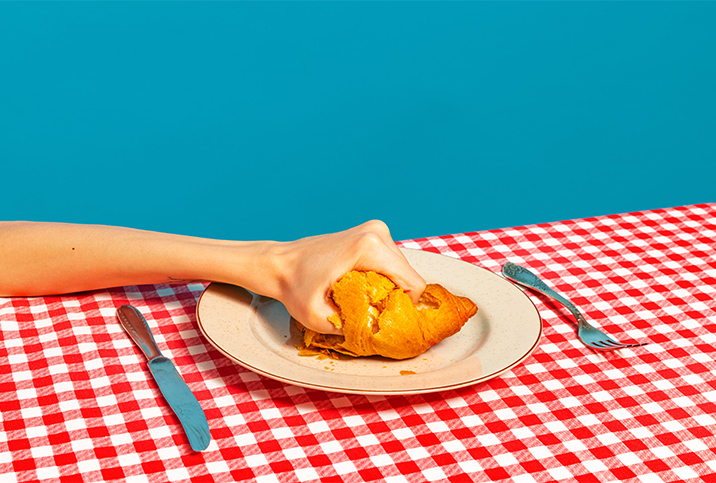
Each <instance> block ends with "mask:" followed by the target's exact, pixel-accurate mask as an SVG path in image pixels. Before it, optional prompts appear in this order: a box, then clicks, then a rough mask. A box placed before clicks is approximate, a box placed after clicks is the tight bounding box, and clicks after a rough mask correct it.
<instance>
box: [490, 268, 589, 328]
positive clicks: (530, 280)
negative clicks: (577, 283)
mask: <svg viewBox="0 0 716 483" xmlns="http://www.w3.org/2000/svg"><path fill="white" fill-rule="evenodd" d="M502 275H504V276H505V278H506V279H508V280H512V281H513V282H516V283H519V284H520V285H524V286H525V287H528V288H531V289H532V290H534V291H536V292H539V293H541V294H543V295H546V296H547V297H549V298H552V299H554V300H556V301H557V302H559V303H561V304H562V305H564V306H565V307H567V308H568V309H569V311H570V312H572V315H574V316H575V317H576V319H577V321H578V322H580V323H581V322H583V321H584V316H582V314H581V313H579V310H577V307H575V306H574V304H573V303H572V302H570V301H569V300H567V299H566V298H564V297H562V296H561V295H560V294H558V293H557V292H555V291H554V290H552V289H551V288H550V287H548V286H547V284H546V283H544V282H543V281H542V280H540V279H539V278H538V277H537V275H535V274H534V273H532V272H530V271H529V270H527V269H526V268H525V267H521V266H519V265H515V264H514V263H512V262H507V263H505V264H504V265H503V266H502ZM584 322H585V323H586V321H584Z"/></svg>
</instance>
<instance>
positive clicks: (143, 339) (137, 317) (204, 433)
mask: <svg viewBox="0 0 716 483" xmlns="http://www.w3.org/2000/svg"><path fill="white" fill-rule="evenodd" d="M117 318H118V319H119V322H120V323H121V324H122V327H124V330H126V331H127V333H128V334H129V336H130V337H131V338H132V340H133V341H134V342H135V343H136V344H137V346H139V348H140V349H141V350H142V352H143V353H144V355H145V356H146V357H147V359H148V360H149V363H148V366H149V370H150V371H151V373H152V376H154V380H155V381H156V382H157V385H158V386H159V390H160V391H161V392H162V395H163V396H164V399H166V401H167V402H168V403H169V406H171V408H172V410H173V411H174V413H175V414H176V415H177V417H178V418H179V421H180V422H181V425H182V427H183V428H184V432H185V433H186V435H187V437H188V438H189V444H190V445H191V449H193V450H194V451H203V450H205V449H206V448H207V447H208V446H209V442H211V433H210V432H209V423H208V422H207V420H206V415H205V414H204V411H203V410H202V409H201V405H200V404H199V401H198V400H197V399H196V397H195V396H194V394H193V393H192V392H191V389H189V386H187V385H186V382H184V379H182V377H181V375H179V372H177V369H176V367H175V366H174V363H172V361H171V360H169V359H167V358H166V357H164V356H163V355H162V353H161V351H160V350H159V347H158V346H157V343H156V341H155V340H154V336H153V335H152V331H151V330H150V329H149V325H148V324H147V320H146V319H145V318H144V316H143V315H142V313H141V312H140V311H139V310H137V309H136V308H135V307H132V306H131V305H122V306H121V307H120V308H118V309H117Z"/></svg>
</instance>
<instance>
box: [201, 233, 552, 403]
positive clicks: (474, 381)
mask: <svg viewBox="0 0 716 483" xmlns="http://www.w3.org/2000/svg"><path fill="white" fill-rule="evenodd" d="M399 248H400V250H401V251H413V252H425V253H430V254H433V255H438V256H443V257H446V258H449V259H451V260H454V261H456V262H462V263H466V264H468V265H470V266H471V267H473V268H477V269H480V270H484V271H486V272H489V273H490V274H492V275H494V276H497V277H499V278H501V279H502V280H504V281H505V282H507V283H509V284H511V285H513V286H514V287H515V288H516V289H517V290H518V291H519V292H520V293H521V294H522V296H523V297H525V298H526V299H527V300H528V301H529V302H530V304H531V305H532V307H533V308H534V310H535V313H536V314H537V320H538V322H539V332H538V334H537V336H536V338H535V340H534V342H533V344H532V346H531V347H530V348H529V349H528V350H527V351H526V352H525V353H524V354H523V355H522V356H521V357H520V358H519V359H517V360H515V361H514V362H512V363H511V364H509V365H507V366H505V367H504V368H502V369H500V370H499V371H496V372H493V373H490V374H487V375H485V376H481V377H477V378H474V379H471V380H468V381H463V382H459V383H454V384H446V385H442V386H431V387H428V388H416V389H396V390H385V389H378V390H370V389H351V388H343V387H336V386H328V385H323V384H316V383H310V382H305V381H300V380H296V379H292V378H289V377H284V376H280V375H277V374H273V373H270V372H267V371H265V370H263V369H260V368H258V367H255V366H253V365H251V364H249V363H247V362H245V361H242V360H240V359H239V358H237V357H236V356H234V355H232V354H230V353H228V352H227V351H226V350H224V349H222V348H221V346H220V345H219V344H218V343H216V342H215V341H214V339H213V338H212V337H211V336H209V334H208V333H207V331H206V329H205V328H204V324H203V322H202V321H201V316H200V314H199V308H200V307H201V303H202V299H204V295H205V294H206V293H207V292H208V291H209V289H210V288H211V287H212V285H217V286H218V285H230V286H236V285H232V284H227V283H222V282H211V283H210V284H209V285H208V286H207V287H206V288H205V289H204V290H203V291H202V293H201V295H200V296H199V300H198V301H197V304H196V320H197V324H198V325H199V329H200V331H201V333H202V335H203V336H204V338H205V339H206V340H207V341H208V342H209V343H210V344H211V346H212V347H214V348H215V349H216V350H218V351H219V352H220V353H221V354H223V355H224V356H225V357H227V358H228V359H229V360H231V361H232V362H234V363H236V364H238V365H240V366H241V367H243V368H245V369H248V370H250V371H252V372H254V373H256V374H259V375H261V376H264V377H267V378H269V379H272V380H274V381H279V382H282V383H285V384H291V385H294V386H299V387H303V388H306V389H316V390H321V391H326V392H332V393H339V394H356V395H368V396H393V395H395V396H397V395H415V394H429V393H435V392H442V391H448V390H453V389H460V388H463V387H467V386H473V385H476V384H479V383H481V382H486V381H489V380H490V379H495V378H497V377H500V376H501V375H502V374H504V373H505V372H508V371H509V370H510V369H512V368H514V367H516V366H518V365H519V364H521V363H522V362H523V361H524V360H525V359H527V358H528V357H529V356H531V355H532V353H533V352H534V351H535V350H536V349H537V347H538V346H539V343H540V341H541V340H542V336H543V332H544V321H543V320H542V315H541V314H540V312H539V310H538V309H537V306H536V304H535V303H534V301H532V299H531V298H530V297H529V296H528V295H527V294H526V293H525V292H524V291H523V290H522V289H520V288H519V287H518V286H517V285H516V284H514V283H513V282H510V281H509V280H507V279H506V278H504V277H502V276H501V275H499V274H497V273H495V272H493V271H491V270H488V269H486V268H484V267H480V266H478V265H475V264H474V263H470V262H468V261H465V260H463V259H461V258H455V257H451V256H448V255H445V254H443V253H440V252H434V251H430V250H423V249H418V248H406V247H399ZM237 287H238V286H237ZM240 288H243V289H244V290H246V291H247V292H249V293H252V294H253V293H254V292H251V291H250V290H248V289H246V288H244V287H240Z"/></svg>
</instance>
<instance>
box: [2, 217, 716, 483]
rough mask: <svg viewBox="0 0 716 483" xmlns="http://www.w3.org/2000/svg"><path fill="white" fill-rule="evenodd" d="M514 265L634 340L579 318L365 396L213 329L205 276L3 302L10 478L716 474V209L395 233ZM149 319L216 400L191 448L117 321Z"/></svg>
mask: <svg viewBox="0 0 716 483" xmlns="http://www.w3.org/2000/svg"><path fill="white" fill-rule="evenodd" d="M399 244H400V245H402V246H404V247H409V248H420V249H423V250H429V251H432V252H438V253H442V254H445V255H447V256H450V257H455V258H460V259H462V260H465V261H467V262H470V263H474V264H476V265H478V266H481V267H483V268H485V269H488V270H491V271H494V272H496V273H499V272H500V269H501V267H502V264H503V263H504V262H506V261H512V262H514V263H518V264H520V265H523V266H526V267H528V268H530V269H532V270H533V271H535V272H537V273H539V275H540V276H541V277H542V278H543V280H545V281H547V283H548V284H550V285H551V286H552V287H554V288H555V289H557V290H558V291H559V292H561V293H562V294H564V295H565V296H567V297H568V298H569V299H571V301H572V302H574V303H575V304H576V305H577V306H578V307H580V308H581V309H582V310H583V312H584V313H585V315H586V317H587V319H588V320H590V321H591V322H592V323H593V324H594V325H596V326H598V327H601V328H602V329H604V330H605V331H607V332H608V333H610V334H611V335H612V336H614V337H615V338H617V339H619V340H624V341H632V340H637V341H648V342H649V344H648V345H646V346H643V347H637V348H633V349H623V350H620V351H616V352H609V353H598V352H594V351H592V350H590V349H588V348H586V347H585V346H583V345H582V344H581V343H580V342H579V341H578V340H577V338H576V334H575V329H574V326H573V325H572V324H571V323H570V316H569V313H568V312H567V311H566V310H565V309H563V308H562V307H560V306H558V305H556V304H554V303H553V302H550V301H549V300H548V299H545V298H544V297H542V296H538V295H536V294H534V293H530V292H527V293H528V296H529V297H530V299H531V300H532V301H533V302H534V303H535V305H536V307H537V308H538V310H539V312H540V314H541V316H542V319H543V323H544V331H543V336H542V339H541V341H540V343H539V346H538V347H537V349H536V350H535V351H534V353H533V354H532V355H531V356H530V357H529V358H527V359H526V360H525V361H524V362H523V363H521V364H520V365H518V366H516V367H514V368H513V369H511V370H510V371H508V372H506V373H504V374H502V375H500V376H499V377H496V378H494V379H491V380H489V381H486V382H483V383H480V384H476V385H474V386H469V387H465V388H460V389H455V390H449V391H445V392H439V393H431V394H420V395H408V396H405V395H398V396H362V395H346V394H338V393H329V392H323V391H319V390H313V389H304V388H301V387H297V386H292V385H287V384H284V383H280V382H276V381H274V380H272V379H268V378H266V377H263V376H259V375H257V374H255V373H253V372H251V371H249V370H247V369H244V368H242V367H240V366H238V365H236V364H235V363H233V362H232V361H230V360H229V359H227V358H226V357H224V356H223V355H221V354H220V353H219V352H218V351H217V350H216V349H214V348H213V346H211V345H210V344H209V343H208V342H207V341H206V340H205V339H204V338H203V336H202V335H201V333H200V331H199V328H198V326H197V321H196V305H197V300H198V298H199V296H200V295H201V293H202V291H203V290H204V288H205V286H206V285H204V284H198V283H195V284H188V285H156V286H155V285H152V286H129V287H122V288H115V289H110V290H102V291H94V292H84V293H78V294H72V295H65V296H54V297H34V298H21V297H17V298H5V299H0V329H1V331H0V339H1V340H0V398H1V399H0V428H1V429H0V482H2V483H6V482H12V481H21V482H32V481H43V482H46V481H60V482H77V481H92V482H95V481H112V480H117V481H127V482H135V481H137V482H139V481H152V482H154V481H156V482H185V481H187V482H188V481H199V482H202V481H217V482H228V481H244V480H253V481H261V482H265V481H281V482H284V481H297V482H309V481H322V482H359V481H374V480H378V481H388V482H402V481H411V482H412V481H450V482H461V481H498V480H506V479H509V480H512V481H516V482H528V481H540V482H541V481H602V482H606V481H630V480H631V481H645V482H651V481H654V482H656V481H716V450H715V449H714V448H716V419H715V417H716V372H715V369H716V364H715V363H714V358H715V357H716V350H714V343H716V303H715V302H714V295H715V292H716V204H698V205H689V206H681V207H674V208H667V209H654V210H648V211H641V212H636V213H626V214H616V215H609V216H600V217H591V218H584V219H575V220H569V221H561V222H554V223H544V224H535V225H529V226H522V227H514V228H505V229H497V230H489V231H480V232H471V233H461V234H451V235H446V236H435V237H428V238H421V239H415V240H405V241H402V242H400V243H399ZM127 303H129V304H131V305H133V306H135V307H137V308H139V309H140V310H141V311H142V312H143V313H144V314H145V316H146V318H147V319H148V321H149V324H150V326H151V327H152V330H153V332H154V335H155V338H156V339H157V342H158V343H159V345H160V347H161V349H162V351H163V352H164V354H165V355H167V356H168V357H170V358H171V359H172V360H173V361H174V363H175V364H176V366H177V368H178V370H179V372H180V373H181V374H182V375H183V377H184V379H185V380H186V382H187V383H188V384H189V386H190V388H191V389H192V391H193V392H194V394H195V395H196V397H197V399H198V400H199V402H200V403H201V405H202V407H203V408H204V411H205V413H206V416H207V419H208V421H209V426H210V428H211V436H212V443H211V445H210V446H209V448H208V449H207V450H206V451H204V452H202V453H194V452H192V451H191V449H190V447H189V444H188V441H187V439H186V436H185V435H184V433H183V431H182V428H181V426H180V423H179V421H178V419H177V418H176V417H175V415H174V413H173V412H172V411H171V408H170V407H169V406H168V405H167V403H166V402H165V401H164V400H163V399H162V398H161V397H160V395H159V392H158V388H157V386H156V383H155V382H154V380H153V379H152V377H151V375H150V373H149V372H148V371H147V369H146V361H145V360H144V358H143V357H144V356H143V355H142V354H141V352H140V351H139V350H138V349H137V348H136V347H135V346H134V345H133V343H132V342H131V340H130V339H129V338H128V337H127V335H126V334H125V333H124V331H123V329H122V328H121V326H120V325H119V323H118V322H117V320H116V318H115V310H116V308H117V307H119V306H120V305H122V304H127Z"/></svg>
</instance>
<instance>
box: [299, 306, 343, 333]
mask: <svg viewBox="0 0 716 483" xmlns="http://www.w3.org/2000/svg"><path fill="white" fill-rule="evenodd" d="M337 312H338V310H337V309H336V306H335V305H333V303H332V302H330V303H329V302H328V301H324V300H320V301H317V302H314V303H312V304H309V306H308V311H307V313H306V315H305V317H304V319H305V320H300V319H299V322H301V323H302V324H303V325H304V326H305V327H307V328H309V329H311V330H313V331H316V332H318V333H321V334H333V335H343V330H341V329H339V328H338V327H336V326H335V325H333V323H332V322H331V321H329V320H328V317H330V316H331V315H333V314H335V313H337Z"/></svg>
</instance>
